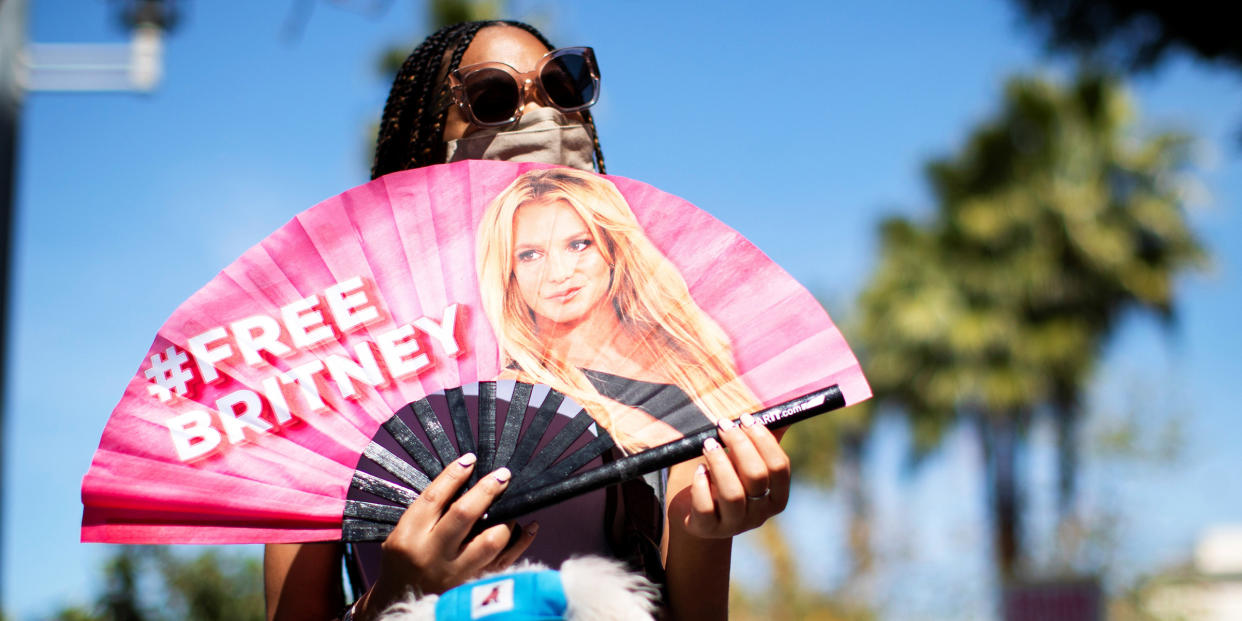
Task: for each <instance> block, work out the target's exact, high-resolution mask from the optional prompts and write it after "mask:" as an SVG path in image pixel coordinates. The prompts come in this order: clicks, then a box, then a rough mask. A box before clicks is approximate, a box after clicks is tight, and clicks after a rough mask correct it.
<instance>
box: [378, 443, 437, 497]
mask: <svg viewBox="0 0 1242 621" xmlns="http://www.w3.org/2000/svg"><path fill="white" fill-rule="evenodd" d="M362 454H363V455H365V456H366V457H367V459H370V460H371V461H373V462H375V463H376V464H379V467H381V468H383V469H384V470H387V471H388V472H391V473H392V475H393V476H395V477H397V478H398V479H401V480H402V481H405V483H406V485H409V486H410V487H412V488H414V489H415V490H417V491H420V492H421V491H423V490H424V489H426V488H427V486H428V485H430V484H431V479H429V478H427V475H426V474H424V473H423V472H422V471H420V470H418V469H417V468H415V467H414V466H411V465H410V464H408V463H406V462H404V461H402V459H401V458H400V457H397V456H396V455H394V454H392V452H391V451H389V450H388V449H386V448H384V447H382V446H380V445H379V444H378V443H376V442H372V443H370V444H368V445H367V448H366V449H365V450H363V451H362Z"/></svg>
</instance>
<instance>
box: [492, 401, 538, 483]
mask: <svg viewBox="0 0 1242 621" xmlns="http://www.w3.org/2000/svg"><path fill="white" fill-rule="evenodd" d="M532 389H534V386H532V385H530V384H527V383H526V382H514V384H513V397H512V398H510V399H509V409H508V410H507V413H506V414H505V426H504V429H502V430H501V432H500V441H499V442H498V443H497V444H496V458H495V461H493V462H492V467H493V469H494V468H499V467H501V466H508V465H509V460H510V459H511V458H512V457H513V449H514V448H516V447H517V443H518V434H520V433H521V432H522V420H524V419H525V418H526V407H527V406H528V405H530V392H531V390H532ZM489 472H490V470H489Z"/></svg>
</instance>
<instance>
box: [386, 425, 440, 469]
mask: <svg viewBox="0 0 1242 621" xmlns="http://www.w3.org/2000/svg"><path fill="white" fill-rule="evenodd" d="M384 429H385V430H386V431H388V433H389V434H390V435H392V437H393V439H394V440H396V441H397V444H400V445H401V448H403V449H405V452H406V454H408V455H409V456H410V457H412V458H414V463H416V464H418V467H419V468H422V470H423V472H424V473H426V474H427V476H428V477H429V478H432V479H434V478H435V477H436V475H438V474H440V470H442V469H443V466H441V465H440V460H438V459H436V456H435V455H433V454H432V453H431V451H430V450H428V449H427V447H426V446H424V445H423V442H422V440H419V439H418V436H416V435H414V432H413V431H412V430H411V429H410V428H409V426H407V425H406V424H405V421H403V420H401V417H400V416H396V415H394V416H393V417H392V418H390V419H388V421H387V422H385V423H384Z"/></svg>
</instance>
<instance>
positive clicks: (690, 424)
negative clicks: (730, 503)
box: [477, 168, 760, 451]
mask: <svg viewBox="0 0 1242 621" xmlns="http://www.w3.org/2000/svg"><path fill="white" fill-rule="evenodd" d="M478 239H479V241H478V244H477V248H478V269H479V288H480V290H481V292H482V298H483V309H484V311H485V312H486V314H487V316H488V319H489V320H490V321H491V323H492V327H493V328H494V330H495V332H496V335H497V339H498V340H499V342H500V349H501V356H502V359H503V363H504V364H505V366H506V368H507V369H509V370H510V373H512V374H513V375H515V376H516V377H517V378H519V379H522V380H524V381H529V382H537V383H542V384H547V385H549V386H552V387H553V388H556V389H557V390H560V391H561V392H564V393H566V394H568V395H570V396H571V397H573V398H574V399H575V400H576V401H578V402H579V403H581V404H583V405H584V406H586V407H587V409H588V410H589V411H591V412H592V414H593V415H594V417H595V419H596V420H598V421H599V422H600V423H601V424H602V425H603V426H604V428H605V429H607V430H608V431H609V432H610V433H611V434H612V435H613V438H614V439H615V440H617V442H618V443H619V444H620V445H621V446H622V447H624V448H625V449H626V450H629V451H636V450H641V449H644V448H649V447H652V446H657V445H659V444H664V443H666V442H671V441H673V440H676V439H679V438H681V437H682V436H683V435H686V434H688V433H690V432H692V431H695V430H697V429H700V428H702V427H703V426H705V425H706V424H708V423H709V422H711V423H715V422H718V421H720V420H722V419H736V418H737V417H739V416H741V415H742V414H744V413H746V412H750V411H754V410H757V409H759V407H760V404H759V402H758V400H757V399H756V398H755V397H754V395H752V394H751V393H750V391H749V390H748V389H747V388H746V386H745V385H743V383H742V381H741V380H740V379H739V378H738V373H737V370H736V368H735V367H734V363H733V357H732V351H731V348H730V345H729V340H728V338H727V337H726V336H725V334H724V332H723V331H722V330H721V329H720V327H719V326H717V325H716V323H715V322H714V321H712V320H711V318H710V317H708V316H707V314H706V313H704V312H703V311H702V310H701V309H699V307H698V306H697V305H696V304H695V303H694V300H693V299H691V297H690V290H689V288H687V287H686V283H685V281H684V280H683V279H682V277H681V274H680V273H679V272H678V271H677V268H676V267H675V266H673V264H672V263H671V262H670V261H669V260H668V259H666V258H665V257H664V256H663V255H662V254H661V253H660V251H659V250H657V249H656V248H655V246H654V245H652V243H651V242H650V241H649V240H648V239H647V236H646V235H645V234H644V233H643V230H642V227H641V226H640V225H639V224H638V220H637V219H636V218H635V217H634V213H633V212H632V211H631V210H630V208H629V205H627V204H626V202H625V198H624V197H622V196H621V193H620V192H618V191H617V189H616V187H615V186H613V185H612V183H610V182H608V181H607V180H605V179H603V178H601V177H598V176H596V175H593V174H591V173H586V172H581V171H577V170H571V169H564V168H561V169H550V170H537V171H531V172H528V173H526V174H524V175H522V176H520V177H518V178H517V179H516V180H514V182H513V183H512V184H511V185H510V186H509V187H508V188H506V189H505V190H504V191H503V192H501V193H500V195H498V196H497V197H496V199H494V200H493V201H492V203H491V204H490V205H489V207H488V209H487V211H486V212H485V213H484V215H483V220H482V223H481V224H480V226H479V234H478ZM640 408H641V409H640Z"/></svg>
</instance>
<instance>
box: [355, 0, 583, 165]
mask: <svg viewBox="0 0 1242 621" xmlns="http://www.w3.org/2000/svg"><path fill="white" fill-rule="evenodd" d="M488 26H512V27H514V28H521V29H522V30H525V31H526V32H528V33H530V34H531V35H533V36H534V37H535V38H536V39H538V40H539V42H540V43H542V44H543V45H544V47H546V48H547V49H548V50H551V49H552V44H551V43H549V42H548V40H547V39H546V38H544V36H543V35H542V34H540V32H539V31H538V30H535V28H534V27H533V26H530V25H528V24H524V23H522V22H516V21H508V20H500V21H485V22H463V23H459V24H450V25H448V26H445V27H443V28H441V29H439V30H437V31H436V32H435V33H434V34H432V35H431V36H429V37H427V38H426V39H425V40H424V41H423V42H422V43H421V44H420V45H419V46H418V47H416V48H414V51H413V52H411V53H410V55H409V56H408V57H407V58H406V59H405V63H403V64H402V65H401V70H400V71H399V72H398V73H397V77H396V79H395V80H393V83H392V90H390V91H389V92H388V103H387V104H385V105H384V116H383V119H382V120H381V121H380V129H379V137H378V139H377V140H376V144H375V163H374V164H373V165H372V167H371V178H372V179H376V178H378V177H381V176H383V175H386V174H388V173H390V172H395V171H398V170H407V169H410V168H421V167H423V166H430V165H432V164H443V163H444V158H445V144H444V121H445V119H446V118H447V117H448V110H449V106H450V105H451V103H452V101H451V97H450V94H449V87H448V78H447V76H448V74H449V73H450V72H452V71H453V70H455V69H457V67H458V66H459V65H460V64H461V57H462V55H463V54H465V53H466V48H468V47H470V42H471V41H473V40H474V35H475V34H477V33H478V32H479V31H480V30H482V29H483V28H486V27H488ZM446 55H449V56H448V58H447V59H446V58H445V56H446ZM446 60H447V63H448V64H447V66H443V65H444V63H445V61H446ZM580 114H582V118H583V121H584V122H585V123H586V125H587V127H588V128H590V130H591V131H590V133H591V139H592V140H593V141H594V142H595V161H596V162H597V164H598V166H599V172H601V173H602V172H604V153H603V151H602V150H601V149H600V146H599V137H598V136H597V135H596V133H595V121H594V120H593V119H592V118H591V113H590V111H588V110H583V111H582V112H581V113H580Z"/></svg>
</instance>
